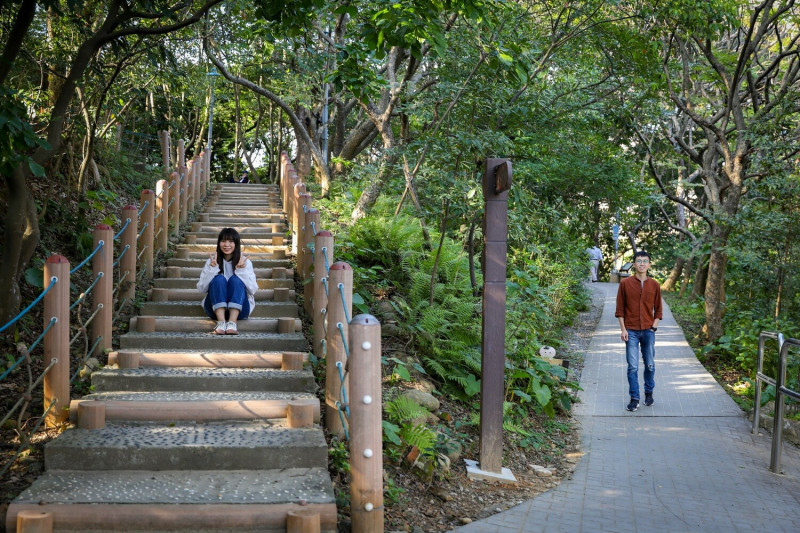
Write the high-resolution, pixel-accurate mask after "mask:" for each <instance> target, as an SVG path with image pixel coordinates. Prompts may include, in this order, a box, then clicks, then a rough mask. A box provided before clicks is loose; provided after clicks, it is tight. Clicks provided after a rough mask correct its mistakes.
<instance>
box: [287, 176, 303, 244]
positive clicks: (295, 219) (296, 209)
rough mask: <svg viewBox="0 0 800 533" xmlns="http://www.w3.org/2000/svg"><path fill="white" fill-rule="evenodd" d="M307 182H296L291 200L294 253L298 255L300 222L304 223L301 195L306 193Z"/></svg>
mask: <svg viewBox="0 0 800 533" xmlns="http://www.w3.org/2000/svg"><path fill="white" fill-rule="evenodd" d="M305 192H306V184H305V183H303V182H302V181H299V180H298V181H297V182H296V183H295V184H294V190H293V192H292V199H291V200H289V204H290V205H291V212H292V255H293V256H295V257H297V242H298V241H299V240H300V224H301V223H302V218H301V217H302V213H301V212H300V211H301V209H302V207H301V206H300V196H301V195H303V194H305Z"/></svg>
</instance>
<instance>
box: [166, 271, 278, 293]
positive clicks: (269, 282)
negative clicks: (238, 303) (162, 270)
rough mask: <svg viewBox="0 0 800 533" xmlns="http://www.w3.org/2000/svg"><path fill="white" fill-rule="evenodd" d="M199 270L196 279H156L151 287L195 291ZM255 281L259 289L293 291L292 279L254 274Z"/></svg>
mask: <svg viewBox="0 0 800 533" xmlns="http://www.w3.org/2000/svg"><path fill="white" fill-rule="evenodd" d="M200 270H202V269H198V272H197V277H196V278H157V279H154V280H153V286H154V288H156V289H194V290H197V280H198V279H199V278H200ZM256 281H257V282H258V288H259V289H275V288H279V289H280V288H284V289H294V280H292V279H288V278H285V279H271V278H268V277H266V276H262V277H259V275H258V274H256Z"/></svg>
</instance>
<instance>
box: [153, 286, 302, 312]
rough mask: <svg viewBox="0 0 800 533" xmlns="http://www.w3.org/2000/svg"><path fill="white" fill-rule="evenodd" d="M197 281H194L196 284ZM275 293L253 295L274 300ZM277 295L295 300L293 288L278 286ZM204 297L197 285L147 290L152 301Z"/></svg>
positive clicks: (261, 291)
mask: <svg viewBox="0 0 800 533" xmlns="http://www.w3.org/2000/svg"><path fill="white" fill-rule="evenodd" d="M196 283H197V282H195V284H196ZM275 293H276V289H258V290H257V291H256V293H255V294H254V295H253V297H254V298H255V299H256V302H266V301H269V302H274V301H276V300H275ZM277 293H278V295H279V296H280V295H283V297H285V300H280V299H279V300H278V301H289V302H294V301H295V292H294V289H287V288H286V287H283V288H278V289H277ZM205 297H206V294H205V293H203V292H200V291H198V290H197V287H195V288H193V289H161V288H156V289H155V290H153V289H151V290H150V291H148V298H150V299H151V300H153V301H157V302H201V301H202V300H203V298H205ZM256 307H258V304H256Z"/></svg>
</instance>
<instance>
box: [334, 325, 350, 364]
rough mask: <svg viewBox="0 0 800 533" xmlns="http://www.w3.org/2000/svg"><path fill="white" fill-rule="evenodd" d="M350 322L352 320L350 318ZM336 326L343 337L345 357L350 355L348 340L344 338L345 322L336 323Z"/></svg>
mask: <svg viewBox="0 0 800 533" xmlns="http://www.w3.org/2000/svg"><path fill="white" fill-rule="evenodd" d="M348 322H350V321H349V320H348ZM336 327H337V328H338V329H339V335H340V336H341V337H342V346H344V355H345V357H350V350H349V349H348V347H347V340H346V339H345V338H344V324H342V323H341V322H337V323H336Z"/></svg>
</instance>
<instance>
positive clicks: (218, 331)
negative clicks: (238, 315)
mask: <svg viewBox="0 0 800 533" xmlns="http://www.w3.org/2000/svg"><path fill="white" fill-rule="evenodd" d="M227 324H228V323H227V322H225V321H224V320H220V321H219V322H217V327H215V328H214V331H213V332H212V333H214V335H225V330H226V329H227Z"/></svg>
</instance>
